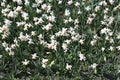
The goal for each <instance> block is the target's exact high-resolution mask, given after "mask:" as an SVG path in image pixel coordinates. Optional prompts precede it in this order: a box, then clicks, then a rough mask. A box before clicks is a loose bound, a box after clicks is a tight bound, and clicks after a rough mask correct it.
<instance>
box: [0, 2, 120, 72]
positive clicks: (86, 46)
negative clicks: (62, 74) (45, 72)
mask: <svg viewBox="0 0 120 80" xmlns="http://www.w3.org/2000/svg"><path fill="white" fill-rule="evenodd" d="M32 1H33V2H32ZM117 1H119V0H108V1H106V0H98V1H94V0H93V1H92V0H80V1H79V0H11V1H9V0H2V1H1V7H0V10H1V14H0V15H1V16H0V19H1V22H0V23H1V24H0V45H1V47H2V48H1V47H0V48H1V49H0V50H2V51H1V52H0V59H1V58H4V57H5V55H4V54H8V56H9V57H11V56H12V57H13V58H14V56H20V55H21V56H24V58H23V59H22V58H20V59H19V60H21V62H22V64H23V65H28V64H30V63H31V64H32V61H36V63H37V61H39V60H40V61H41V62H38V63H40V64H41V67H42V68H45V69H47V67H52V65H54V64H55V65H54V66H56V65H60V64H61V61H60V60H61V59H59V57H61V56H62V57H61V58H63V59H64V61H65V65H64V68H65V69H66V71H70V70H72V69H73V68H74V65H73V64H74V63H73V62H72V61H74V60H76V61H78V62H76V65H77V66H80V65H84V66H86V67H87V68H88V67H89V66H91V67H92V69H96V70H97V66H99V65H101V63H100V62H102V60H99V57H96V58H98V59H95V56H96V55H97V56H102V57H100V58H102V59H103V58H105V60H104V59H103V61H105V62H107V60H108V58H110V56H107V54H108V55H109V54H111V55H114V56H116V55H117V53H118V52H119V51H120V32H119V31H120V30H119V29H120V28H119V27H120V24H119V19H118V16H119V17H120V15H118V12H119V11H120V4H119V3H117ZM94 2H95V4H94ZM9 3H10V4H9ZM92 3H93V4H94V5H91V4H92ZM12 4H13V5H12ZM110 6H112V7H110ZM1 53H2V54H1ZM48 53H49V54H48ZM68 53H70V54H72V57H70V60H69V58H68V57H67V56H68ZM118 54H119V53H118ZM76 55H77V57H76ZM106 58H107V59H106ZM94 59H95V60H97V61H94ZM50 61H51V62H50ZM64 61H63V62H64ZM92 61H93V62H92ZM21 62H20V63H21ZM108 62H109V61H108ZM31 64H30V65H31ZM28 66H29V65H28ZM61 66H63V65H61ZM81 69H82V68H81Z"/></svg>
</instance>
